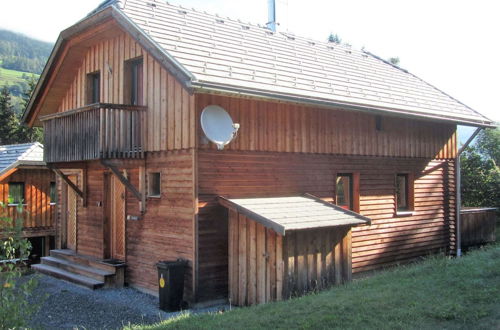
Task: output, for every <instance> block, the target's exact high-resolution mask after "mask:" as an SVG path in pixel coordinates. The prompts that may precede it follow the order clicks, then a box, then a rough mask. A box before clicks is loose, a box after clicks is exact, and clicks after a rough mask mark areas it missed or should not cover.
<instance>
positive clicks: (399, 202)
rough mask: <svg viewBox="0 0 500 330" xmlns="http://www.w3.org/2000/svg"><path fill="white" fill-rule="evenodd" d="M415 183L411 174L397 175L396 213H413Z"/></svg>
mask: <svg viewBox="0 0 500 330" xmlns="http://www.w3.org/2000/svg"><path fill="white" fill-rule="evenodd" d="M413 181H414V179H413V174H411V173H398V174H396V196H395V198H396V212H406V211H413V209H414V201H413V198H414V197H413V196H414V191H413V189H414V187H413Z"/></svg>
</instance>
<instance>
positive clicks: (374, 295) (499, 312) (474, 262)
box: [133, 243, 500, 329]
mask: <svg viewBox="0 0 500 330" xmlns="http://www.w3.org/2000/svg"><path fill="white" fill-rule="evenodd" d="M133 328H135V329H168V328H176V329H197V328H207V329H242V328H245V329H246V328H251V329H256V328H281V329H286V328H311V329H324V328H343V329H345V328H347V329H408V328H410V329H417V328H418V329H436V328H439V329H500V244H498V243H497V244H495V245H491V246H488V247H486V248H483V249H480V250H476V251H472V252H469V253H468V254H467V255H466V256H464V257H462V258H459V259H450V258H445V257H442V256H441V257H430V258H429V259H427V260H425V261H423V262H421V263H418V264H414V265H408V266H401V267H398V268H394V269H392V270H387V271H383V272H380V273H378V274H376V275H374V276H372V277H369V278H365V279H360V280H356V281H354V282H352V283H350V284H348V285H345V286H340V287H335V288H332V289H330V290H328V291H325V292H322V293H319V294H311V295H308V296H304V297H301V298H297V299H292V300H289V301H285V302H279V303H270V304H265V305H259V306H254V307H249V308H239V309H234V310H232V311H229V312H224V313H217V314H204V315H189V314H183V315H181V316H180V317H178V318H175V319H170V320H167V321H164V322H163V323H161V324H158V325H156V326H136V327H133Z"/></svg>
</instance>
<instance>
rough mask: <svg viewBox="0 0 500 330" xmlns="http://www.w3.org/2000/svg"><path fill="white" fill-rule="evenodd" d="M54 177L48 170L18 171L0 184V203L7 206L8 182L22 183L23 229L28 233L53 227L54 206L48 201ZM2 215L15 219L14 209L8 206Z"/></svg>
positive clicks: (15, 211)
mask: <svg viewBox="0 0 500 330" xmlns="http://www.w3.org/2000/svg"><path fill="white" fill-rule="evenodd" d="M55 181H56V180H55V175H54V173H53V172H52V171H50V170H48V169H18V170H17V171H16V172H14V173H13V174H12V175H10V176H9V177H7V178H6V179H5V180H3V181H1V182H0V201H2V202H3V203H5V204H8V198H9V182H22V183H24V199H25V200H24V203H23V204H26V205H25V206H24V207H23V210H24V211H25V212H24V213H23V219H24V228H25V230H29V231H36V230H42V229H43V230H45V229H49V228H53V227H54V205H51V201H50V183H51V182H55ZM4 212H7V213H4V214H6V215H10V216H13V217H16V216H17V215H16V213H17V210H16V207H15V206H8V207H7V210H5V211H4Z"/></svg>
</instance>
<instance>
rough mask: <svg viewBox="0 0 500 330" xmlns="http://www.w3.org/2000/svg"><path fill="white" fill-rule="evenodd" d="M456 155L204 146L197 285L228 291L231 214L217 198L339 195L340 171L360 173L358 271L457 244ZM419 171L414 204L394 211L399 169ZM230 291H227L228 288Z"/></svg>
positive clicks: (211, 291) (210, 291)
mask: <svg viewBox="0 0 500 330" xmlns="http://www.w3.org/2000/svg"><path fill="white" fill-rule="evenodd" d="M453 166H454V163H453V161H451V160H431V159H424V158H415V159H411V158H380V157H347V156H343V157H342V156H328V155H311V154H307V155H305V154H288V153H259V152H251V153H250V152H234V151H222V152H220V151H219V152H216V151H199V154H198V191H199V215H198V258H199V259H198V263H199V269H198V272H199V278H198V281H199V283H200V288H199V291H200V293H203V295H201V298H203V297H204V296H211V297H214V296H222V297H224V296H225V295H227V281H228V279H227V249H228V246H227V235H228V233H227V212H226V211H225V210H224V208H223V207H222V206H219V205H218V203H217V201H216V197H217V196H218V195H222V196H225V197H229V198H242V197H266V196H289V195H294V194H302V193H310V194H312V195H315V196H318V197H320V198H322V199H325V200H327V201H332V200H333V195H334V187H335V186H334V180H335V179H334V178H335V174H334V173H351V172H358V173H359V175H360V187H359V190H360V197H359V204H360V205H359V207H360V212H361V214H363V215H365V216H367V217H369V218H371V219H372V225H371V226H361V227H356V228H353V230H352V269H353V272H361V271H366V270H370V269H374V268H379V267H383V266H386V265H390V264H393V263H395V262H405V261H408V260H412V259H414V258H416V257H419V256H422V255H426V254H428V253H431V252H437V251H439V250H442V251H447V250H450V249H453V248H454V241H455V234H454V231H455V225H454V221H455V220H454V219H455V213H454V210H455V208H454V207H455V206H454V203H455V195H454V194H455V188H454V187H455V183H454V172H453V169H454V167H453ZM400 172H408V173H413V174H414V177H415V188H414V190H415V201H414V205H415V210H414V213H413V215H412V216H406V217H396V216H395V200H394V194H395V186H394V182H395V181H394V179H395V174H396V173H400ZM225 290H226V291H225Z"/></svg>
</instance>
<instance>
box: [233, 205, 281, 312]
mask: <svg viewBox="0 0 500 330" xmlns="http://www.w3.org/2000/svg"><path fill="white" fill-rule="evenodd" d="M228 235H229V236H228V242H229V249H228V262H229V267H228V270H229V275H228V277H229V298H230V303H231V304H233V305H237V306H245V305H255V304H261V303H266V302H270V301H276V300H281V299H282V297H283V275H284V272H283V271H284V267H283V264H284V263H283V236H281V235H279V234H277V233H276V232H275V231H273V230H271V229H268V228H265V227H264V226H263V225H261V224H259V223H257V222H255V221H252V220H251V219H248V218H246V217H245V216H243V215H241V214H238V213H236V212H234V211H232V210H230V211H229V230H228Z"/></svg>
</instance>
